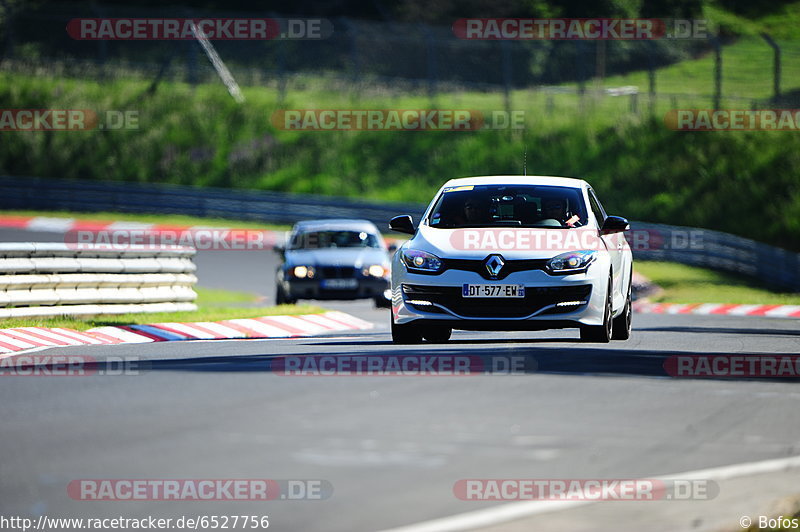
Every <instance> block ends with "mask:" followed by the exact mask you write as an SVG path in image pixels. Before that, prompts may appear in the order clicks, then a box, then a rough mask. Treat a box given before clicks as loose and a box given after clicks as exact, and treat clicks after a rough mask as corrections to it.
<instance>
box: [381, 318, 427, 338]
mask: <svg viewBox="0 0 800 532" xmlns="http://www.w3.org/2000/svg"><path fill="white" fill-rule="evenodd" d="M389 319H390V320H392V342H394V343H395V344H418V343H420V342H422V331H421V330H420V328H419V326H418V325H417V324H416V323H413V322H412V323H406V324H404V325H399V324H397V323H395V322H394V317H393V316H392V315H391V313H390V314H389Z"/></svg>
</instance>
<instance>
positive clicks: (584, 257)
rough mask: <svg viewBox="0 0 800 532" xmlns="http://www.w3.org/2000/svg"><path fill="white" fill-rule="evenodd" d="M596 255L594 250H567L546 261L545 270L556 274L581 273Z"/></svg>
mask: <svg viewBox="0 0 800 532" xmlns="http://www.w3.org/2000/svg"><path fill="white" fill-rule="evenodd" d="M596 257H597V252H596V251H569V252H567V253H562V254H561V255H557V256H555V257H553V258H552V259H550V260H549V261H547V271H548V272H550V273H556V274H569V273H582V272H585V271H586V268H588V267H589V265H590V264H591V263H592V262H594V260H595V258H596Z"/></svg>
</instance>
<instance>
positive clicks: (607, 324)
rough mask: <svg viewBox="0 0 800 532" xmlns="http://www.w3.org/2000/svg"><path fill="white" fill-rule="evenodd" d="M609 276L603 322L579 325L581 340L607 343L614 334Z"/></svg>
mask: <svg viewBox="0 0 800 532" xmlns="http://www.w3.org/2000/svg"><path fill="white" fill-rule="evenodd" d="M611 290H612V288H611V278H610V277H609V279H608V288H607V289H606V304H605V310H604V311H603V324H602V325H584V326H583V327H581V341H583V342H594V343H598V344H607V343H608V342H610V341H611V337H612V336H613V335H614V318H613V308H612V306H611V301H612V294H611Z"/></svg>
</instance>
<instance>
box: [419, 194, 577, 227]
mask: <svg viewBox="0 0 800 532" xmlns="http://www.w3.org/2000/svg"><path fill="white" fill-rule="evenodd" d="M586 220H587V216H586V206H585V205H584V202H583V197H582V194H581V190H580V189H578V188H571V187H558V186H533V185H477V186H457V187H450V188H445V189H444V191H442V195H441V196H440V197H439V200H438V201H437V202H436V205H435V206H434V208H433V209H432V210H431V214H430V216H429V217H428V224H429V225H430V226H431V227H436V228H447V229H453V228H459V227H495V226H520V227H553V228H569V227H579V226H582V225H586Z"/></svg>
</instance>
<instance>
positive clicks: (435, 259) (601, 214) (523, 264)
mask: <svg viewBox="0 0 800 532" xmlns="http://www.w3.org/2000/svg"><path fill="white" fill-rule="evenodd" d="M389 227H390V228H391V229H392V230H394V231H398V232H401V233H407V234H410V235H413V236H412V238H411V239H410V240H408V241H407V242H406V243H405V244H403V245H402V246H401V247H400V248H399V249H398V251H397V253H395V255H394V258H393V261H392V314H391V320H392V322H391V326H392V340H393V341H394V342H395V343H417V342H420V341H421V340H422V339H423V338H425V339H426V340H428V341H431V342H444V341H447V340H448V339H449V338H450V335H451V333H452V330H453V329H466V330H492V331H502V330H541V329H554V328H569V327H577V328H579V329H580V336H581V339H582V340H584V341H593V342H608V341H609V340H611V339H617V340H626V339H628V338H629V337H630V331H631V273H632V271H633V258H632V255H631V250H630V247H629V246H628V243H627V240H626V239H625V235H624V231H626V230H627V229H629V224H628V221H627V220H626V219H624V218H620V217H618V216H609V215H607V214H606V213H605V211H604V210H603V207H602V205H601V204H600V201H599V200H598V199H597V196H596V195H595V193H594V191H593V190H592V187H591V186H590V185H589V184H588V183H587V182H586V181H583V180H581V179H571V178H565V177H543V176H491V177H469V178H463V179H453V180H450V181H448V182H447V183H445V184H444V186H443V187H442V188H441V189H440V190H439V192H438V193H437V194H436V196H435V198H434V200H433V201H432V202H431V204H430V205H429V206H428V208H427V210H426V211H425V214H424V215H423V218H422V220H421V221H420V223H419V225H418V226H416V227H415V226H414V224H413V221H412V219H411V216H408V215H404V216H397V217H395V218H393V219H392V220H391V222H390V224H389Z"/></svg>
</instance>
